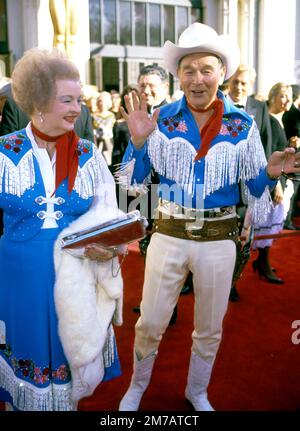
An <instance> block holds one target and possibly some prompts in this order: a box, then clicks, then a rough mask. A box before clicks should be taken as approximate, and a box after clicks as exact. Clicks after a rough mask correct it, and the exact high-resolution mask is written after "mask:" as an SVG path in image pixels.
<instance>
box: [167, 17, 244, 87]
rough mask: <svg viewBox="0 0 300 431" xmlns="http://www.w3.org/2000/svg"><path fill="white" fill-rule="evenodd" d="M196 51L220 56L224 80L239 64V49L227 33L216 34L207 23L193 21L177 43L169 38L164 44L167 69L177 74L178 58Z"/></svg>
mask: <svg viewBox="0 0 300 431" xmlns="http://www.w3.org/2000/svg"><path fill="white" fill-rule="evenodd" d="M197 52H207V53H210V54H214V55H216V56H217V57H220V58H221V60H222V62H223V64H224V66H226V74H225V80H226V79H228V78H230V76H232V75H233V74H234V72H235V71H236V69H237V68H238V66H239V64H240V49H239V47H238V44H237V42H236V41H235V40H234V39H233V38H231V37H230V36H229V35H227V34H221V35H218V33H217V32H216V31H215V30H214V29H213V28H211V27H209V26H208V25H205V24H201V23H200V22H194V23H193V24H191V25H190V26H189V27H188V28H186V29H185V30H184V31H183V32H182V33H181V35H180V37H179V40H178V45H175V44H174V43H172V42H170V41H169V40H167V41H166V43H165V44H164V61H165V65H166V67H167V69H168V71H169V72H170V73H172V75H174V76H177V68H178V63H179V60H180V59H181V58H182V57H185V56H186V55H189V54H195V53H197Z"/></svg>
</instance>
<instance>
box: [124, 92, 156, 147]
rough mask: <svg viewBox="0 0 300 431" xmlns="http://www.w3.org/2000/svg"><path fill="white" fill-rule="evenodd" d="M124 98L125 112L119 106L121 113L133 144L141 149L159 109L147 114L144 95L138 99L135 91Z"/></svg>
mask: <svg viewBox="0 0 300 431" xmlns="http://www.w3.org/2000/svg"><path fill="white" fill-rule="evenodd" d="M124 100H125V105H126V110H127V112H126V111H125V109H124V108H123V107H120V111H121V114H122V116H123V118H124V119H125V120H126V122H127V125H128V129H129V132H130V135H131V140H132V142H133V145H134V146H135V147H136V148H137V149H141V148H142V147H143V145H144V143H145V141H146V139H147V137H148V136H149V135H150V134H151V133H152V132H153V130H154V129H155V127H156V123H157V118H158V115H159V109H156V110H155V111H154V113H153V114H152V116H149V114H148V111H147V103H146V97H145V95H142V96H141V99H139V97H138V95H137V94H136V92H135V91H132V92H131V93H130V94H129V95H126V96H125V97H124Z"/></svg>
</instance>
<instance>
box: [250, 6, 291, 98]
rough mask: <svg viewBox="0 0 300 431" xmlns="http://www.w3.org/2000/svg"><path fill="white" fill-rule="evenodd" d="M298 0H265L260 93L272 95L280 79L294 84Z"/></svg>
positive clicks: (260, 37)
mask: <svg viewBox="0 0 300 431" xmlns="http://www.w3.org/2000/svg"><path fill="white" fill-rule="evenodd" d="M295 16H296V0H285V2H282V1H281V0H261V1H260V8H259V34H258V67H257V72H258V74H257V86H258V93H260V94H263V95H265V96H267V95H268V92H269V90H270V88H271V87H272V86H273V85H274V84H275V83H276V82H279V81H283V82H286V83H288V84H292V83H294V82H295V81H296V79H295V77H294V61H295V34H296V20H295Z"/></svg>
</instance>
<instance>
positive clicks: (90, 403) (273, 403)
mask: <svg viewBox="0 0 300 431" xmlns="http://www.w3.org/2000/svg"><path fill="white" fill-rule="evenodd" d="M255 258H256V253H255V252H252V256H251V260H250V262H249V263H248V265H247V267H246V270H245V272H244V274H243V277H242V279H241V280H240V281H239V284H238V290H239V293H240V297H241V298H240V301H239V302H236V303H231V302H229V307H228V312H227V314H226V316H225V319H224V333H223V340H222V343H221V346H220V349H219V352H218V356H217V358H216V362H215V367H214V371H213V375H212V379H211V383H210V386H209V396H210V401H211V403H212V405H213V406H214V408H215V409H217V410H223V411H224V410H231V411H232V410H236V411H237V410H268V411H275V410H299V409H300V367H299V359H300V344H298V345H295V344H293V343H292V341H291V335H292V333H293V331H295V329H292V327H291V325H292V322H293V321H294V320H300V295H299V281H298V279H299V262H300V237H297V238H295V239H293V240H290V239H289V238H283V239H280V240H277V242H275V243H274V245H273V247H272V250H271V261H272V264H273V266H274V267H275V268H276V270H277V274H278V276H279V277H282V278H283V279H284V280H285V284H284V285H279V286H278V285H272V284H270V283H267V282H266V281H264V280H260V279H259V278H258V276H257V274H255V273H253V271H252V266H251V262H252V261H253V260H254V259H255ZM143 265H144V263H143V258H142V257H141V256H140V254H139V252H138V249H137V247H136V245H135V246H133V247H131V251H130V253H129V255H128V257H127V258H126V261H125V264H124V268H123V275H124V280H125V291H124V324H123V326H122V327H120V328H116V336H117V342H118V349H119V356H120V360H121V364H122V369H123V374H122V376H121V377H119V378H117V379H115V380H112V381H109V382H105V383H102V384H101V385H100V386H99V387H98V388H97V390H96V392H95V393H94V395H93V396H92V397H90V398H86V399H84V400H82V401H81V403H80V405H79V409H80V410H98V411H112V410H117V409H118V404H119V401H120V399H121V398H122V395H123V394H124V392H125V391H126V389H127V387H128V384H129V381H130V376H131V371H132V346H133V339H134V324H135V322H136V320H137V318H138V315H137V314H135V313H133V312H132V308H133V307H134V306H136V305H138V303H139V301H140V298H141V289H142V281H143ZM192 328H193V295H192V294H188V295H185V296H183V295H182V296H180V300H179V306H178V319H177V323H176V324H175V325H174V326H172V327H169V328H168V329H167V331H166V333H165V335H164V338H163V341H162V343H161V346H160V349H159V354H158V358H157V361H156V364H155V368H154V372H153V378H152V381H151V384H150V386H149V388H148V390H147V392H146V393H145V395H144V397H143V400H142V403H141V406H140V407H141V410H144V411H145V410H152V411H191V407H190V406H189V405H188V404H187V402H186V401H185V399H184V388H185V384H186V376H187V370H188V363H189V356H190V347H191V332H192ZM298 338H299V340H300V336H299V337H298Z"/></svg>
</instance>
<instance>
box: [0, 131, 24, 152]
mask: <svg viewBox="0 0 300 431" xmlns="http://www.w3.org/2000/svg"><path fill="white" fill-rule="evenodd" d="M25 139H26V135H24V134H23V133H16V134H15V135H10V136H9V137H6V138H0V145H2V146H3V148H5V149H6V150H8V151H13V152H14V153H16V154H19V153H20V152H21V150H22V144H23V141H24V140H25Z"/></svg>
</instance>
